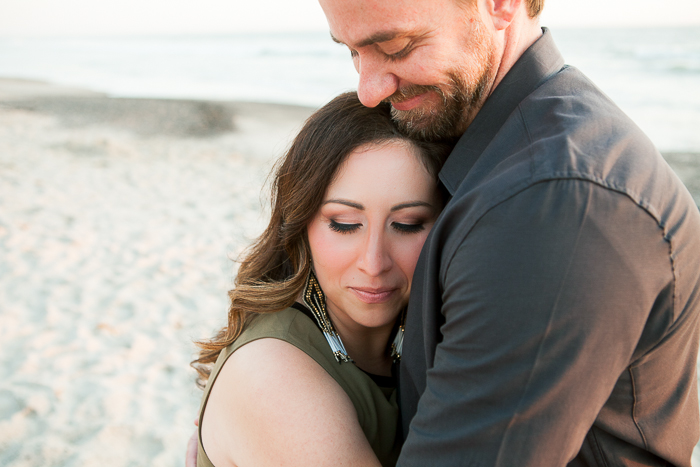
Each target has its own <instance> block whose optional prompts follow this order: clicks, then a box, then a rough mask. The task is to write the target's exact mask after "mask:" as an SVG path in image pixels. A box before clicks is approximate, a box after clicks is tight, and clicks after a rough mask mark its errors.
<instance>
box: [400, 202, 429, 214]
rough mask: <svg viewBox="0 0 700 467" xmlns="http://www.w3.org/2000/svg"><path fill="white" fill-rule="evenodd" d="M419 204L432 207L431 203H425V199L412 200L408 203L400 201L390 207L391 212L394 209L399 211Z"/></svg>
mask: <svg viewBox="0 0 700 467" xmlns="http://www.w3.org/2000/svg"><path fill="white" fill-rule="evenodd" d="M420 206H422V207H426V208H431V209H432V207H433V205H432V204H430V203H426V202H425V201H412V202H410V203H401V204H397V205H396V206H393V207H392V208H391V212H396V211H400V210H402V209H406V208H415V207H420Z"/></svg>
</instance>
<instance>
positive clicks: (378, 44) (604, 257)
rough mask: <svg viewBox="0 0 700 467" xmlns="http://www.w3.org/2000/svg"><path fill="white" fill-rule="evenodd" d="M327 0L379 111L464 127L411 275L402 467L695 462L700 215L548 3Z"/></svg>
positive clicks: (437, 126) (424, 134)
mask: <svg viewBox="0 0 700 467" xmlns="http://www.w3.org/2000/svg"><path fill="white" fill-rule="evenodd" d="M320 3H321V6H322V8H323V10H324V12H325V14H326V17H327V19H328V23H329V26H330V31H331V34H332V36H333V38H334V40H336V41H337V42H340V43H342V44H345V45H346V46H347V47H348V48H349V49H350V51H351V54H352V58H353V61H354V63H355V67H356V68H357V71H358V73H359V85H358V93H359V96H360V99H361V101H362V102H363V103H364V104H365V105H367V106H374V105H377V104H378V103H379V102H381V101H383V100H388V101H389V102H391V103H392V105H393V112H394V117H395V119H396V121H397V123H398V125H399V126H400V127H401V128H402V130H403V131H405V132H407V133H409V134H411V135H414V136H416V137H419V138H426V139H443V138H454V137H460V139H459V142H458V143H457V146H456V147H455V150H454V152H453V153H452V155H451V156H450V158H449V159H448V160H447V162H446V164H445V166H444V168H443V170H442V172H441V173H440V180H441V182H442V183H443V185H444V187H445V189H446V190H447V192H448V193H449V197H450V201H449V202H448V204H447V206H446V208H445V210H444V212H443V214H442V215H441V217H440V219H439V220H438V222H437V223H436V225H435V227H434V229H433V231H432V233H431V235H430V237H429V238H428V241H427V242H426V244H425V246H424V249H423V252H422V255H421V259H420V261H419V264H418V267H417V269H416V274H415V277H414V284H413V290H412V295H411V301H410V305H409V310H408V318H407V324H406V337H405V342H404V355H403V358H402V362H401V369H400V405H401V411H402V417H403V429H404V436H405V437H406V441H405V444H404V448H403V450H402V453H401V457H400V459H399V465H400V466H402V467H403V466H427V465H430V466H442V465H445V466H456V465H465V466H508V467H511V466H538V467H543V466H564V465H571V466H612V465H615V466H640V465H645V466H662V465H663V466H666V465H677V466H689V465H690V458H691V453H692V449H693V446H694V445H695V443H696V442H697V440H698V437H699V436H700V429H699V421H698V418H699V417H698V391H697V377H696V370H695V365H696V360H697V352H698V338H699V329H700V328H699V327H698V325H699V322H698V321H699V316H700V261H699V258H700V214H699V213H698V209H697V207H696V206H695V204H694V203H693V201H692V198H691V197H690V195H689V194H688V192H687V190H686V189H685V188H684V187H683V186H682V184H681V183H680V181H679V180H678V179H677V177H676V176H675V175H674V174H673V172H672V171H671V169H670V168H669V167H668V166H667V165H666V164H665V162H664V161H663V159H662V158H661V156H660V155H659V154H658V152H657V151H656V150H655V148H654V147H653V145H652V144H651V142H650V141H649V140H648V139H647V138H646V137H645V136H644V135H643V134H642V133H641V131H640V130H639V129H638V128H637V127H636V126H635V125H634V124H633V123H632V122H631V121H630V120H629V119H628V118H627V117H626V116H625V115H624V114H623V113H622V112H621V111H620V110H619V109H618V108H617V107H616V106H615V105H614V104H613V103H612V102H611V101H610V100H609V99H608V98H607V97H606V96H605V95H603V94H602V93H601V92H600V91H599V90H598V89H597V88H596V87H595V86H594V85H593V84H592V83H591V82H590V81H588V80H587V79H586V77H585V76H583V75H582V74H581V73H580V72H579V71H577V70H576V69H574V68H571V67H567V66H564V62H563V59H562V57H561V56H560V54H559V52H558V51H557V49H556V46H555V45H554V42H553V40H552V37H551V34H550V33H549V32H548V31H546V30H542V29H540V27H539V25H538V20H537V16H538V14H539V12H540V10H541V8H542V4H543V0H391V1H389V0H320ZM659 92H663V90H659Z"/></svg>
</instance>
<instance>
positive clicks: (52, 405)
mask: <svg viewBox="0 0 700 467" xmlns="http://www.w3.org/2000/svg"><path fill="white" fill-rule="evenodd" d="M310 112H311V109H308V108H302V107H292V106H280V105H269V104H251V103H217V102H193V101H164V100H145V99H111V98H108V97H106V96H104V95H101V94H98V93H91V92H89V91H84V90H76V89H71V88H64V87H58V86H49V85H47V84H44V83H38V82H31V81H22V80H0V465H2V466H12V467H38V466H115V467H117V466H119V467H121V466H132V465H149V466H181V465H183V460H184V455H183V454H184V448H185V443H186V440H187V438H188V437H189V435H190V434H191V432H192V430H193V425H192V420H193V419H194V417H195V415H196V409H197V405H198V403H199V398H200V392H199V390H197V389H196V388H195V386H194V382H193V381H194V372H193V371H192V370H190V369H189V367H188V363H189V361H190V360H191V358H192V356H193V354H194V346H193V345H192V340H193V339H194V338H198V337H203V336H207V335H209V334H210V333H211V332H212V331H214V330H215V329H216V328H218V327H219V326H221V325H222V324H223V320H224V316H225V309H226V290H227V289H228V287H229V284H230V282H231V279H232V277H233V275H234V274H235V266H234V264H233V263H232V262H231V261H230V260H229V258H231V257H234V256H235V255H236V254H237V253H238V252H240V250H241V248H242V247H244V246H245V245H246V244H247V243H248V242H249V241H250V239H251V238H252V237H254V236H255V235H256V234H257V233H258V232H259V230H260V229H261V228H262V226H263V224H264V221H265V219H264V218H265V215H264V213H263V211H262V210H261V198H260V193H261V186H262V184H263V182H264V180H265V176H266V175H267V173H268V171H269V169H270V167H271V164H272V161H273V159H274V158H275V157H276V156H279V155H280V154H281V153H282V152H283V150H284V148H285V147H286V145H287V144H288V141H289V140H290V138H291V137H292V136H293V135H294V134H295V132H296V131H297V130H298V128H299V127H300V125H301V123H302V122H303V120H304V118H306V117H307V116H308V115H309V114H310ZM667 156H668V160H669V162H670V163H671V164H672V166H673V167H674V168H675V169H676V170H677V172H678V173H679V175H680V176H681V178H682V179H683V180H684V182H685V183H686V184H687V186H688V187H689V188H690V189H691V190H692V191H693V195H694V196H695V200H696V202H700V163H699V162H700V156H699V155H697V154H669V155H667ZM698 465H700V464H698Z"/></svg>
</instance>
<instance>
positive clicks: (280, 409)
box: [201, 323, 372, 465]
mask: <svg viewBox="0 0 700 467" xmlns="http://www.w3.org/2000/svg"><path fill="white" fill-rule="evenodd" d="M290 326H293V324H291V323H290ZM208 405H209V406H214V407H216V410H212V411H207V412H205V414H204V418H203V420H202V421H203V422H204V423H203V424H202V428H201V430H202V431H201V439H202V445H203V446H204V447H205V450H206V454H207V456H208V457H209V458H210V459H211V460H212V461H213V464H215V465H226V464H227V463H234V462H233V461H234V459H233V458H232V457H231V456H235V457H236V459H235V463H236V464H239V465H259V464H260V463H261V462H262V460H263V459H264V460H265V461H266V462H267V461H270V460H273V463H276V462H278V461H279V463H283V461H284V462H287V463H290V465H294V464H295V462H293V461H292V462H289V461H290V460H293V459H297V460H299V464H300V465H301V464H302V463H303V461H305V462H308V461H309V459H311V460H312V461H313V462H312V464H313V465H331V464H330V463H328V459H324V458H318V457H317V456H319V455H321V454H323V455H324V456H328V455H329V452H325V453H321V452H315V451H314V450H313V448H311V443H309V442H308V441H309V440H310V439H314V440H319V441H324V443H322V444H325V443H327V445H328V446H333V445H334V443H333V441H334V440H336V441H337V437H340V436H343V435H344V434H345V435H347V434H348V433H351V437H350V439H351V440H352V443H351V444H352V445H357V443H359V444H360V445H361V446H363V448H364V449H362V450H361V451H363V452H364V454H363V455H362V458H363V461H367V459H368V458H370V457H371V456H370V455H369V454H371V453H372V450H371V448H369V446H368V445H367V441H366V439H365V438H364V434H363V432H362V430H361V429H360V427H359V425H357V417H356V415H355V409H354V406H353V404H352V402H351V401H350V399H349V397H348V395H347V394H346V393H345V391H344V390H343V389H342V388H341V387H340V386H339V385H338V384H337V383H336V382H335V380H334V379H333V378H332V377H331V376H330V375H329V374H328V373H327V372H326V371H325V370H324V369H323V368H321V367H320V366H319V365H318V364H316V363H315V362H314V360H313V359H311V358H309V356H308V354H307V353H306V352H304V351H302V350H301V349H299V348H298V347H296V346H295V345H293V344H291V343H289V342H287V341H285V340H282V339H277V338H259V339H255V340H253V341H251V342H249V343H247V344H246V345H244V346H241V347H240V348H239V349H238V350H237V351H236V352H235V353H233V354H232V355H231V356H230V358H228V359H227V361H226V363H225V364H224V365H223V366H222V368H221V370H220V372H219V375H218V378H217V381H216V384H215V385H214V386H213V387H212V390H211V393H210V396H209V403H208ZM328 417H331V418H334V417H337V419H336V420H335V421H334V423H328ZM232 420H234V421H237V423H231V421H232ZM270 439H274V440H276V442H275V443H270V442H269V440H270ZM307 448H308V449H309V450H308V451H306V449H307ZM346 448H347V449H348V452H347V455H348V456H349V458H352V455H351V454H352V453H351V448H352V446H351V445H347V446H346ZM369 464H372V462H369ZM369 464H368V465H369ZM307 465H308V464H307Z"/></svg>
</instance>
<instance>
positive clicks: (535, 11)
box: [457, 0, 544, 18]
mask: <svg viewBox="0 0 700 467" xmlns="http://www.w3.org/2000/svg"><path fill="white" fill-rule="evenodd" d="M457 1H458V2H459V3H461V4H464V5H469V6H473V7H475V6H476V0H457ZM525 1H526V2H527V14H528V16H529V17H530V18H537V17H538V16H539V15H540V13H542V9H543V8H544V0H525Z"/></svg>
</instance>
